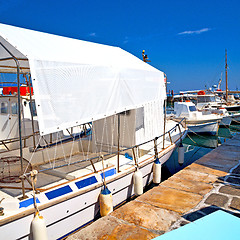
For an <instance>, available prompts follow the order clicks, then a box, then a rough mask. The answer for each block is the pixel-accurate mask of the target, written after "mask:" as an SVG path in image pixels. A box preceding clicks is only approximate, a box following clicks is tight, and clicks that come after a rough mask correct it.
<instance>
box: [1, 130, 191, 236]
mask: <svg viewBox="0 0 240 240" xmlns="http://www.w3.org/2000/svg"><path fill="white" fill-rule="evenodd" d="M186 133H187V131H185V133H184V135H183V136H182V138H179V139H178V140H177V141H176V142H175V144H172V145H170V146H169V147H167V148H166V149H164V150H163V151H162V152H161V153H162V154H161V156H159V159H160V161H161V163H162V164H163V163H164V162H166V161H167V160H168V159H169V157H170V156H171V154H172V152H173V151H174V149H175V148H176V147H177V146H178V145H179V144H180V141H181V139H183V138H184V137H185V136H186ZM153 161H154V158H153V156H152V155H151V156H150V155H149V158H146V160H143V161H142V162H140V163H139V169H140V171H141V172H142V174H143V186H144V187H146V186H147V185H149V184H150V183H151V181H152V178H153V173H152V168H153ZM134 171H135V167H134V166H131V167H130V168H129V169H127V170H126V171H124V172H119V173H116V174H114V175H113V176H109V177H106V183H107V186H108V188H109V190H110V191H111V192H112V195H113V205H114V207H117V206H118V205H120V204H122V203H123V202H125V201H126V200H127V199H129V198H131V197H132V196H134V189H133V174H134ZM73 185H74V182H70V183H69V186H71V188H72V189H74V186H73ZM102 186H103V184H102V183H101V184H100V183H99V182H98V183H96V184H93V185H91V187H87V188H85V189H80V190H77V191H73V192H72V193H71V194H66V195H64V196H60V197H58V198H56V199H54V200H53V201H49V202H46V203H43V204H39V206H38V207H39V210H40V215H42V216H43V217H44V219H45V221H46V226H47V233H48V238H49V239H61V238H64V237H66V236H67V235H69V234H71V233H72V232H74V231H76V230H78V229H79V228H81V227H84V226H85V225H86V224H88V223H90V222H92V221H93V220H94V219H96V218H97V217H99V212H100V206H99V201H98V198H99V194H100V192H101V189H102ZM75 188H76V186H75ZM45 195H46V193H45ZM39 198H40V197H39ZM45 198H46V196H45ZM41 199H44V198H41ZM33 213H34V208H33V207H31V208H29V207H28V208H26V210H25V211H22V212H21V213H18V214H16V215H18V216H14V217H12V218H11V220H9V221H7V219H6V221H5V223H4V222H2V223H1V222H0V224H1V238H2V239H29V237H30V238H31V234H30V225H31V221H32V219H33ZM13 229H18V231H13Z"/></svg>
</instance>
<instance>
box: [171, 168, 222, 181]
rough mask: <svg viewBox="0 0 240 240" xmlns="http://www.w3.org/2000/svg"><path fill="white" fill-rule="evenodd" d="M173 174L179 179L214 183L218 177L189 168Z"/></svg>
mask: <svg viewBox="0 0 240 240" xmlns="http://www.w3.org/2000/svg"><path fill="white" fill-rule="evenodd" d="M174 176H175V177H178V178H181V179H186V180H190V181H196V182H203V183H214V182H215V181H216V180H217V179H218V177H217V176H215V175H211V174H207V173H202V172H197V171H192V170H190V169H183V170H181V171H180V172H178V173H176V174H175V175H174Z"/></svg>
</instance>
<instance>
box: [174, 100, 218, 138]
mask: <svg viewBox="0 0 240 240" xmlns="http://www.w3.org/2000/svg"><path fill="white" fill-rule="evenodd" d="M174 112H175V117H174V119H175V120H178V121H179V120H180V119H182V118H185V119H186V125H187V127H188V129H189V131H190V132H192V133H203V134H211V135H216V134H217V132H218V126H219V123H220V122H221V120H222V117H221V116H219V115H216V114H203V113H202V112H200V111H198V110H197V108H196V106H195V104H194V103H192V102H191V101H187V102H175V103H174Z"/></svg>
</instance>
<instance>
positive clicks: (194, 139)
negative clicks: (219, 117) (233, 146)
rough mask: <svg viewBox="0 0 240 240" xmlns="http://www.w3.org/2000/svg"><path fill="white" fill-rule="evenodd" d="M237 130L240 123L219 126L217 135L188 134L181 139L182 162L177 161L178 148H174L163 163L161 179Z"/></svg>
mask: <svg viewBox="0 0 240 240" xmlns="http://www.w3.org/2000/svg"><path fill="white" fill-rule="evenodd" d="M239 132H240V125H230V127H227V126H226V127H223V126H222V127H220V128H219V130H218V135H217V136H208V135H199V134H196V133H191V134H188V135H187V137H186V138H185V139H184V140H183V146H184V163H183V164H182V165H180V164H179V163H178V149H176V150H175V151H174V152H173V154H172V156H171V157H170V159H169V160H168V161H167V162H166V163H165V164H163V171H162V172H163V173H164V176H163V180H165V179H167V178H168V177H170V176H171V175H173V174H175V173H176V172H178V171H180V170H181V169H183V168H185V167H186V166H188V165H190V164H191V163H193V162H195V161H196V160H198V159H199V158H201V157H202V156H204V155H205V154H207V153H209V152H211V151H212V150H213V149H215V148H216V147H218V146H220V145H221V144H222V143H224V142H226V141H227V140H228V139H231V138H232V137H233V136H234V135H236V133H239Z"/></svg>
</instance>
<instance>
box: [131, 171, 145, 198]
mask: <svg viewBox="0 0 240 240" xmlns="http://www.w3.org/2000/svg"><path fill="white" fill-rule="evenodd" d="M133 184H134V193H135V195H136V196H139V195H141V194H143V176H142V173H141V171H140V170H139V169H137V170H136V171H135V172H134V174H133Z"/></svg>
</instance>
